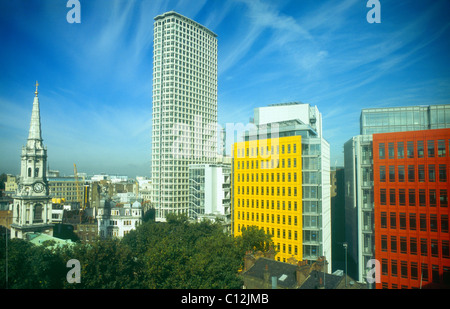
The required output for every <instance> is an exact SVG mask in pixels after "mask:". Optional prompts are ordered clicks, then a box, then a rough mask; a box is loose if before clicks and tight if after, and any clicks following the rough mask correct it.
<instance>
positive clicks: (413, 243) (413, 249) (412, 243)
mask: <svg viewBox="0 0 450 309" xmlns="http://www.w3.org/2000/svg"><path fill="white" fill-rule="evenodd" d="M409 253H410V254H412V255H417V238H415V237H411V238H410V240H409Z"/></svg>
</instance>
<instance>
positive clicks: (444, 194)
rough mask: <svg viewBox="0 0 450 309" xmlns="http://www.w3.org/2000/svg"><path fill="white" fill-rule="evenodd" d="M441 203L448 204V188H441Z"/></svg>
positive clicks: (443, 205)
mask: <svg viewBox="0 0 450 309" xmlns="http://www.w3.org/2000/svg"><path fill="white" fill-rule="evenodd" d="M439 205H440V206H441V207H447V206H448V201H447V190H446V189H441V190H440V191H439Z"/></svg>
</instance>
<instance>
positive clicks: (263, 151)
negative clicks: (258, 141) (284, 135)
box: [237, 144, 297, 158]
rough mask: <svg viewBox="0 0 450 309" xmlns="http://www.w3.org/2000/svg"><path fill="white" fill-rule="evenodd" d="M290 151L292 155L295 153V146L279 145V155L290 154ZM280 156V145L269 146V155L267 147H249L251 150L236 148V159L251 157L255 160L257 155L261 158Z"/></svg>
mask: <svg viewBox="0 0 450 309" xmlns="http://www.w3.org/2000/svg"><path fill="white" fill-rule="evenodd" d="M291 150H292V153H297V144H292V145H291V144H286V145H281V154H285V153H287V154H290V153H291ZM275 153H276V154H280V145H276V146H271V147H270V153H269V146H266V147H260V148H259V147H251V148H246V149H244V148H238V149H237V157H238V158H245V157H247V158H248V157H251V158H256V157H257V156H258V155H259V154H260V155H261V157H264V156H269V155H273V154H275Z"/></svg>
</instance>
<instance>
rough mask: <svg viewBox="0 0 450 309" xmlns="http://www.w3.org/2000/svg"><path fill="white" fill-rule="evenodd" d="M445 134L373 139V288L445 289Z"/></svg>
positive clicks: (448, 142)
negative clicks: (377, 275)
mask: <svg viewBox="0 0 450 309" xmlns="http://www.w3.org/2000/svg"><path fill="white" fill-rule="evenodd" d="M449 146H450V129H435V130H422V131H408V132H398V133H380V134H374V135H373V149H374V160H373V162H374V164H373V168H374V203H375V207H374V218H375V258H376V259H377V260H378V261H379V262H380V263H381V282H380V283H378V284H377V288H394V289H395V288H426V287H440V286H444V285H445V284H446V285H447V286H448V287H450V247H449V241H450V234H449V230H448V218H449V215H450V209H449V205H448V194H449V192H450V175H449V172H450V153H449V150H450V148H449Z"/></svg>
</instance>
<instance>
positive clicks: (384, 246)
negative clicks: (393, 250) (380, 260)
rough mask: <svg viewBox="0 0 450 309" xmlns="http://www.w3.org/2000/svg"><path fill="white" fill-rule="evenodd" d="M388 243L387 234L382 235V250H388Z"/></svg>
mask: <svg viewBox="0 0 450 309" xmlns="http://www.w3.org/2000/svg"><path fill="white" fill-rule="evenodd" d="M387 249H388V244H387V236H386V235H381V251H383V252H387Z"/></svg>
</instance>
